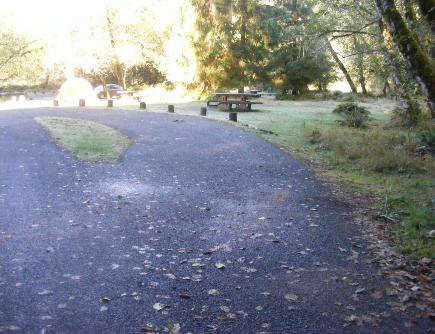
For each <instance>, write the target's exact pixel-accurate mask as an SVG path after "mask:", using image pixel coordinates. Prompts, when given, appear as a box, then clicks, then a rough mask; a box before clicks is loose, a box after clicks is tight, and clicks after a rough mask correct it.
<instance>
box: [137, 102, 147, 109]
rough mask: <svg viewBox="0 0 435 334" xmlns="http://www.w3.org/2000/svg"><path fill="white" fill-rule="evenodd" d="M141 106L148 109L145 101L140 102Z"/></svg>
mask: <svg viewBox="0 0 435 334" xmlns="http://www.w3.org/2000/svg"><path fill="white" fill-rule="evenodd" d="M139 108H140V109H146V108H147V104H146V103H145V102H141V103H139Z"/></svg>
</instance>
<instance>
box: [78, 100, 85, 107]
mask: <svg viewBox="0 0 435 334" xmlns="http://www.w3.org/2000/svg"><path fill="white" fill-rule="evenodd" d="M85 106H86V102H85V99H80V100H79V107H85Z"/></svg>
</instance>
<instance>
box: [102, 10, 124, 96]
mask: <svg viewBox="0 0 435 334" xmlns="http://www.w3.org/2000/svg"><path fill="white" fill-rule="evenodd" d="M112 15H113V14H112V13H111V12H110V10H109V9H108V8H106V21H107V31H108V33H109V38H110V46H111V47H112V52H113V58H114V64H113V66H114V74H115V77H116V80H117V81H118V82H117V83H118V84H120V85H123V88H124V89H126V87H125V76H124V65H123V64H122V63H121V61H120V60H119V57H118V54H117V45H116V44H117V43H116V38H115V28H114V27H113V22H112Z"/></svg>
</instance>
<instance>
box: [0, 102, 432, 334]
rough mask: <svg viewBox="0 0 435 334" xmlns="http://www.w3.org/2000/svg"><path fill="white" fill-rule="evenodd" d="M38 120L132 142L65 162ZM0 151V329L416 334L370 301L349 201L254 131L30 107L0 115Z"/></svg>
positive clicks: (371, 273)
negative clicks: (86, 124) (113, 151)
mask: <svg viewBox="0 0 435 334" xmlns="http://www.w3.org/2000/svg"><path fill="white" fill-rule="evenodd" d="M53 114H55V115H62V116H68V117H78V118H83V119H89V120H95V121H99V122H101V123H104V124H107V125H109V126H112V127H115V128H117V129H119V130H120V131H121V132H123V133H124V134H126V135H128V136H129V137H130V138H132V139H133V141H134V145H133V146H132V147H131V148H130V149H129V150H128V152H127V153H126V154H125V155H124V156H123V157H122V159H121V160H120V161H119V163H117V164H113V165H112V164H91V163H84V162H80V161H78V160H76V159H75V158H74V157H73V156H71V155H70V154H69V153H68V152H65V151H62V150H61V149H59V148H58V147H57V146H56V145H55V144H54V143H53V142H52V140H51V139H50V138H49V137H48V135H47V134H46V133H45V132H44V130H43V129H42V128H40V127H39V125H38V124H37V123H35V122H34V120H33V118H34V117H35V116H41V115H53ZM0 143H1V144H0V333H3V332H7V333H9V332H12V333H143V332H153V331H157V330H159V331H161V332H162V333H164V332H168V331H172V332H173V333H177V331H178V332H179V333H188V332H190V333H207V332H214V333H373V332H382V333H395V332H397V333H399V332H400V333H406V332H412V333H418V332H422V333H423V332H425V328H424V326H423V325H421V326H420V328H419V327H417V328H408V327H405V325H404V324H405V323H406V322H407V321H409V320H410V319H409V317H410V316H411V315H410V314H409V313H404V314H401V313H396V312H393V311H392V310H391V308H390V307H389V306H388V305H387V302H389V301H395V300H394V299H389V297H385V296H383V297H382V298H381V299H379V291H382V290H381V289H382V288H383V287H385V284H386V282H384V281H383V280H382V279H381V278H380V277H379V276H377V275H376V268H373V267H369V266H367V265H365V264H364V263H365V261H364V259H365V257H366V255H365V252H366V251H365V246H364V242H363V241H362V240H361V239H360V238H359V237H358V233H357V231H356V228H355V227H354V226H352V224H350V223H349V221H350V219H349V215H350V208H349V207H348V206H346V205H345V204H344V203H342V202H340V201H339V200H337V199H336V198H335V197H334V195H333V194H332V193H331V191H330V189H328V187H326V186H325V185H323V184H322V183H321V182H319V181H318V180H316V178H315V177H314V176H313V174H311V173H310V172H309V171H308V170H307V169H306V168H305V167H304V166H303V165H302V164H301V163H299V162H298V161H296V160H294V159H292V158H291V157H289V156H287V155H286V154H284V153H283V152H281V151H280V150H279V149H278V148H276V147H274V146H272V145H271V144H269V143H267V142H265V141H263V140H262V139H260V138H258V137H256V136H255V135H253V134H250V133H247V132H243V131H241V130H240V129H237V128H234V127H232V126H229V125H227V124H224V123H219V122H213V121H209V120H207V119H202V118H195V117H188V116H179V115H169V114H167V115H165V114H155V113H153V114H151V113H145V112H142V113H141V112H134V111H129V112H123V111H106V110H87V111H85V112H84V111H72V110H66V109H64V110H62V109H60V110H56V111H55V110H50V109H39V110H15V111H2V112H0ZM356 252H358V253H356ZM357 254H358V255H359V256H358V260H359V261H355V259H356V255H357ZM351 255H354V256H353V260H352V259H351V258H350V257H351ZM355 262H357V263H355ZM360 288H364V289H366V290H360V291H359V292H361V293H356V290H357V289H360ZM373 292H375V293H373ZM376 292H378V293H376ZM352 315H354V316H357V317H358V318H355V317H354V318H346V317H350V316H352ZM363 316H364V317H363ZM345 319H347V320H352V319H353V320H354V321H350V322H349V321H346V320H345ZM361 319H363V324H362V325H357V324H356V322H357V320H361ZM373 324H377V326H378V327H377V326H375V327H373Z"/></svg>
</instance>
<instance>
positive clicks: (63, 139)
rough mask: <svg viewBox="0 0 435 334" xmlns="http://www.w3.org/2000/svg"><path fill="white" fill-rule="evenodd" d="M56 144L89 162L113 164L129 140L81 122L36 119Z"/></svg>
mask: <svg viewBox="0 0 435 334" xmlns="http://www.w3.org/2000/svg"><path fill="white" fill-rule="evenodd" d="M35 120H36V121H37V122H38V123H39V124H40V125H41V126H43V127H44V128H45V129H47V131H48V132H49V133H50V135H51V136H52V137H53V138H54V139H55V140H56V142H57V143H58V144H59V145H60V146H62V147H63V148H65V149H67V150H69V151H71V152H72V153H74V154H75V155H76V156H77V157H78V158H79V159H81V160H84V161H89V162H97V161H98V162H114V161H116V160H117V159H118V158H119V156H120V155H121V154H122V153H123V152H124V151H125V150H126V149H127V148H128V146H129V145H130V143H131V141H130V140H129V139H128V138H127V137H125V136H123V135H122V134H121V133H120V132H119V131H117V130H115V129H112V128H110V127H108V126H105V125H102V124H98V123H95V122H91V121H85V120H81V119H73V118H63V117H37V118H35Z"/></svg>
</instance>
